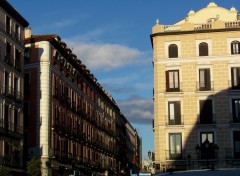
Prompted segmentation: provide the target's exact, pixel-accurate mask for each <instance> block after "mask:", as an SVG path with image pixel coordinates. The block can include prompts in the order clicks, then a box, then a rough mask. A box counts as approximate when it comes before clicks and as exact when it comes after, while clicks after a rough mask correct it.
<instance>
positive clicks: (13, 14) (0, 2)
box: [0, 0, 29, 27]
mask: <svg viewBox="0 0 240 176" xmlns="http://www.w3.org/2000/svg"><path fill="white" fill-rule="evenodd" d="M0 6H1V7H2V8H3V9H4V10H5V11H6V12H7V13H8V14H9V15H11V17H12V18H14V19H15V20H16V21H17V22H18V23H19V24H21V25H22V26H23V27H28V25H29V23H28V21H27V20H26V19H25V18H23V16H22V15H20V14H19V13H18V12H17V11H16V10H15V9H14V8H13V6H11V5H10V4H9V3H8V2H7V1H6V0H0Z"/></svg>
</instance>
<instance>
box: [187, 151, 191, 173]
mask: <svg viewBox="0 0 240 176" xmlns="http://www.w3.org/2000/svg"><path fill="white" fill-rule="evenodd" d="M187 160H188V169H189V170H190V164H191V155H190V154H188V155H187Z"/></svg>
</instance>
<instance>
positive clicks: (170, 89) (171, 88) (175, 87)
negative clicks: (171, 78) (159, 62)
mask: <svg viewBox="0 0 240 176" xmlns="http://www.w3.org/2000/svg"><path fill="white" fill-rule="evenodd" d="M181 85H182V84H181V83H179V84H178V85H171V83H168V84H167V83H166V92H182V86H181Z"/></svg>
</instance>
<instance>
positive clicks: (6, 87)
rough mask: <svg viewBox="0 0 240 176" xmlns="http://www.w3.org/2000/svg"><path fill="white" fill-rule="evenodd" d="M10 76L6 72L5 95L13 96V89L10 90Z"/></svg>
mask: <svg viewBox="0 0 240 176" xmlns="http://www.w3.org/2000/svg"><path fill="white" fill-rule="evenodd" d="M9 79H10V74H9V73H7V72H5V95H6V96H9V95H11V88H10V85H9V83H10V80H9Z"/></svg>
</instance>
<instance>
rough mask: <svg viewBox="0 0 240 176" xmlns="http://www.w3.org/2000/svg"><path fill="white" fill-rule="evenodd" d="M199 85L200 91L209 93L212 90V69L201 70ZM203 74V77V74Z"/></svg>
mask: <svg viewBox="0 0 240 176" xmlns="http://www.w3.org/2000/svg"><path fill="white" fill-rule="evenodd" d="M198 72H199V83H198V90H199V91H209V90H211V89H212V85H211V82H212V81H211V69H210V68H199V69H198ZM201 72H202V73H203V75H202V74H201Z"/></svg>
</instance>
